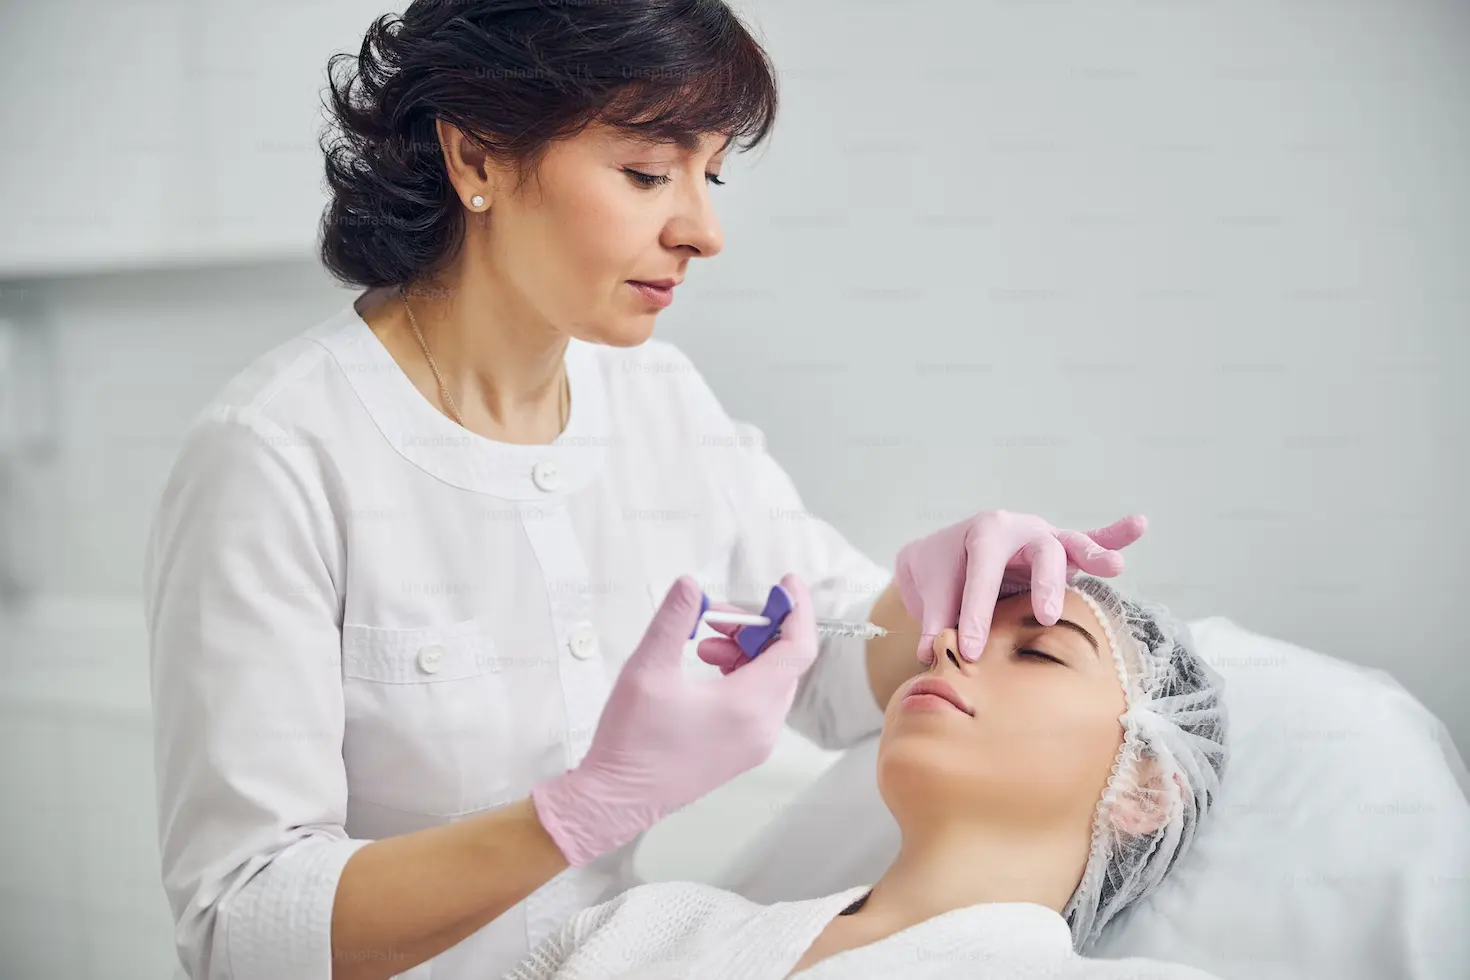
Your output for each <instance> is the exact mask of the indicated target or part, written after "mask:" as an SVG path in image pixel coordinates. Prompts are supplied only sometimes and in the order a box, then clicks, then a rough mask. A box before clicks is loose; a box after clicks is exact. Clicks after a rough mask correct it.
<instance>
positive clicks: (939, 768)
mask: <svg viewBox="0 0 1470 980" xmlns="http://www.w3.org/2000/svg"><path fill="white" fill-rule="evenodd" d="M1061 619H1062V620H1065V621H1068V622H1070V623H1073V624H1075V627H1076V628H1072V627H1069V626H1067V625H1064V624H1063V622H1061V621H1059V622H1058V623H1057V624H1056V625H1054V626H1050V627H1046V626H1041V625H1040V624H1039V623H1037V622H1036V620H1035V619H1034V618H1033V617H1032V608H1031V596H1030V595H1029V594H1021V595H1017V596H1012V597H1010V598H1007V599H1003V600H1001V601H1000V602H999V603H997V605H996V608H995V618H994V621H993V625H992V627H991V631H990V636H989V639H988V640H987V641H986V644H985V649H984V652H983V653H982V654H981V656H980V659H979V660H978V661H976V662H975V663H968V662H966V661H965V660H964V659H963V658H961V657H960V656H959V655H958V647H957V646H956V637H955V633H954V631H953V630H948V631H946V632H945V633H943V634H941V635H940V636H938V637H936V638H935V653H936V656H935V658H934V661H933V663H932V664H931V665H930V667H929V668H928V669H927V670H925V671H924V672H923V673H921V674H919V675H918V676H917V677H915V678H914V679H913V680H911V681H909V682H906V683H905V684H903V685H902V686H900V687H899V689H898V690H897V691H896V692H895V693H894V695H893V698H892V699H891V700H890V701H889V703H888V707H887V710H886V712H885V714H884V720H883V735H882V740H881V742H880V744H879V750H878V786H879V789H880V791H881V792H882V794H883V798H884V800H885V801H886V802H887V804H888V807H889V809H890V810H891V811H892V812H893V814H894V817H895V818H896V819H897V820H898V822H899V825H900V826H901V827H904V828H905V830H906V831H907V830H908V829H909V828H910V827H916V826H919V825H922V824H923V823H925V822H929V821H932V820H936V819H938V820H949V819H952V818H954V817H956V816H960V817H961V819H963V815H966V814H974V815H976V816H977V817H980V816H983V818H984V822H985V823H987V824H989V825H992V826H993V825H995V824H996V823H997V822H999V823H1001V824H1002V825H1005V824H1011V825H1015V826H1017V827H1022V828H1025V829H1027V830H1039V829H1044V828H1045V827H1047V826H1057V827H1063V828H1068V829H1072V830H1077V831H1079V832H1085V831H1086V830H1088V829H1089V828H1090V827H1091V821H1092V817H1093V814H1094V812H1095V810H1096V807H1097V802H1098V800H1099V798H1100V797H1101V796H1102V792H1103V790H1104V788H1105V787H1106V786H1107V781H1108V777H1109V775H1110V773H1111V770H1112V765H1113V762H1114V760H1115V758H1116V757H1117V753H1118V747H1119V745H1120V743H1121V740H1122V736H1123V728H1122V724H1121V723H1120V722H1119V720H1118V719H1119V716H1120V715H1121V714H1122V713H1123V712H1124V710H1126V703H1125V700H1124V696H1123V691H1122V688H1121V686H1120V684H1119V681H1118V673H1117V669H1116V668H1115V666H1114V661H1113V653H1112V650H1111V649H1110V648H1109V646H1108V641H1107V637H1106V635H1105V634H1104V632H1103V629H1102V626H1101V624H1100V623H1099V622H1098V621H1097V619H1096V617H1094V615H1093V613H1092V608H1091V607H1090V606H1089V605H1088V604H1087V603H1086V602H1085V601H1084V600H1083V599H1082V598H1081V597H1080V596H1079V595H1077V594H1076V593H1075V592H1073V591H1072V590H1070V589H1069V590H1068V591H1067V592H1066V593H1065V601H1064V604H1063V608H1062V615H1061ZM951 651H953V653H951ZM923 680H942V681H946V682H948V683H949V684H950V685H951V686H952V687H953V689H954V691H955V692H956V693H957V694H958V696H959V697H960V698H961V699H963V701H964V702H965V703H966V704H967V705H968V707H969V708H971V709H972V710H973V712H974V714H973V716H972V715H970V714H968V713H966V712H964V711H961V710H959V709H957V708H955V707H952V706H951V705H949V704H948V703H946V702H944V701H943V700H941V699H939V698H936V697H932V696H926V697H908V695H909V694H910V691H911V689H912V688H913V687H914V685H915V684H917V683H919V682H920V681H923Z"/></svg>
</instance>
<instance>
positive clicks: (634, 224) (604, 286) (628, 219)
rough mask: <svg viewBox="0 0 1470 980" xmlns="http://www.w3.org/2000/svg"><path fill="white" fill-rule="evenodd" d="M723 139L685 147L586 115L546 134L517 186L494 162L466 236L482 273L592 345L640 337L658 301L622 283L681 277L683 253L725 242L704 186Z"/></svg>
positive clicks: (710, 186)
mask: <svg viewBox="0 0 1470 980" xmlns="http://www.w3.org/2000/svg"><path fill="white" fill-rule="evenodd" d="M725 142H726V140H725V139H724V138H723V137H718V136H714V135H710V136H706V137H704V138H703V140H702V142H701V144H700V146H699V147H698V148H697V149H694V150H684V149H681V148H680V147H678V146H675V145H673V144H650V143H647V142H643V141H640V140H639V139H637V138H635V137H634V136H633V135H632V134H631V133H630V132H628V131H627V130H623V129H617V128H613V127H610V126H606V125H603V124H601V123H595V124H593V125H592V126H590V127H588V128H587V129H586V130H584V131H583V132H581V133H579V134H578V135H576V136H574V137H572V138H570V139H565V140H560V141H557V142H554V143H552V144H551V146H550V147H549V148H548V149H547V151H546V153H545V156H544V157H543V158H542V160H541V161H540V163H539V165H538V166H537V168H536V170H535V172H534V174H533V175H532V176H530V177H528V178H527V179H526V180H525V182H524V184H523V185H522V186H521V187H520V189H518V190H517V189H516V187H515V183H516V182H515V177H514V175H513V174H511V173H509V172H506V171H504V170H498V171H496V172H497V173H498V174H499V178H498V180H497V183H496V185H495V187H496V189H495V191H494V193H493V195H492V197H491V198H490V200H489V202H488V203H489V209H488V210H487V211H485V212H481V213H478V214H472V215H471V220H470V228H471V232H470V233H471V234H483V235H485V236H486V238H487V241H486V242H485V247H484V250H483V251H484V254H485V256H486V261H487V263H488V265H489V266H490V269H491V274H492V275H494V276H496V277H497V278H501V279H503V280H504V282H506V283H507V284H509V285H510V287H511V288H513V289H514V290H515V291H517V292H519V293H520V294H521V298H522V300H523V301H524V302H525V303H526V304H527V305H529V306H530V307H531V308H533V309H534V310H536V311H537V313H538V314H539V315H540V318H541V319H542V320H544V321H545V322H546V323H549V324H551V325H553V326H554V327H556V328H557V329H558V330H561V331H564V332H566V333H568V334H570V335H571V336H574V337H577V338H579V339H582V340H587V341H590V342H593V343H602V344H609V345H612V346H614V347H628V346H635V345H637V344H641V343H643V342H644V341H645V340H647V339H648V337H649V335H650V334H652V332H653V327H654V319H655V317H656V316H657V315H658V313H659V311H660V307H659V306H658V305H657V304H655V303H654V302H652V301H650V300H649V299H648V298H647V297H645V296H644V295H643V294H642V293H641V292H640V291H639V290H638V289H636V288H634V287H633V286H632V285H631V284H630V280H639V281H658V280H665V279H672V280H683V278H684V276H685V273H686V272H687V271H688V266H689V260H690V259H692V258H711V257H713V256H715V255H718V254H719V253H720V251H721V249H722V248H723V247H724V245H723V241H724V240H723V236H722V233H721V231H720V223H719V220H718V218H716V216H715V206H714V200H713V196H712V192H713V190H714V188H715V184H714V180H715V179H717V178H718V177H719V174H720V170H721V168H722V166H723V165H724V158H725V149H724V144H725ZM487 216H488V217H487ZM476 219H484V220H483V221H480V222H479V223H477V220H476ZM681 291H682V290H680V289H675V290H674V291H673V296H674V297H676V298H677V297H678V296H679V295H680V293H681Z"/></svg>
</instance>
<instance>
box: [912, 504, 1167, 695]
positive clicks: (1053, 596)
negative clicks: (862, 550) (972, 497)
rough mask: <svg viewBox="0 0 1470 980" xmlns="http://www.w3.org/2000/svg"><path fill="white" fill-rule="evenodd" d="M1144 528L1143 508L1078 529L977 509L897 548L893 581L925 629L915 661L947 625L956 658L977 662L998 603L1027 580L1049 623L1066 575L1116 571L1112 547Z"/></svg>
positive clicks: (929, 653) (1118, 562)
mask: <svg viewBox="0 0 1470 980" xmlns="http://www.w3.org/2000/svg"><path fill="white" fill-rule="evenodd" d="M1147 529H1148V520H1147V518H1145V517H1144V516H1143V515H1141V514H1135V515H1133V516H1131V517H1125V518H1123V519H1121V520H1118V521H1115V522H1113V523H1112V524H1109V525H1108V526H1107V527H1104V528H1098V529H1097V530H1094V531H1085V532H1083V531H1065V530H1061V529H1059V528H1055V527H1052V526H1051V525H1050V524H1048V523H1047V522H1046V521H1044V520H1042V519H1041V518H1039V517H1036V516H1033V515H1031V514H1013V513H1011V512H1009V511H1004V510H983V511H981V512H980V513H978V514H976V515H975V516H974V517H969V518H966V519H965V520H963V521H960V522H958V523H956V524H951V525H950V526H949V527H946V528H942V529H941V530H938V531H936V532H934V533H933V534H930V535H928V536H927V537H923V538H919V539H918V540H917V541H911V542H909V543H908V544H906V545H904V546H903V548H902V549H900V550H899V552H898V558H897V560H896V561H895V563H894V580H895V581H896V582H897V583H898V590H899V594H900V595H901V596H902V597H903V604H904V607H905V608H907V609H908V611H909V615H910V616H913V617H914V619H916V620H918V621H919V623H920V629H922V630H923V635H922V636H921V637H920V639H919V647H918V651H917V653H918V657H919V660H920V661H921V662H922V663H924V664H925V665H926V666H927V665H928V664H929V663H930V661H931V660H932V659H933V657H934V652H933V649H932V643H933V639H934V637H935V636H937V635H938V634H939V633H941V632H942V631H943V630H945V629H946V628H951V629H954V628H958V630H959V638H960V643H959V645H960V656H962V657H964V658H965V659H966V660H969V661H975V660H978V659H979V657H980V653H981V651H982V650H984V649H985V641H986V638H987V637H989V635H990V622H991V617H992V616H993V615H994V614H995V603H996V601H997V600H998V599H999V598H1000V597H1002V596H1006V595H1011V594H1013V593H1016V592H1020V591H1024V590H1025V589H1026V587H1027V585H1028V583H1029V586H1030V589H1031V607H1032V609H1033V610H1034V611H1035V613H1036V619H1037V621H1038V622H1040V623H1042V624H1044V625H1047V626H1050V625H1052V624H1053V623H1055V622H1056V621H1057V619H1058V618H1059V617H1060V616H1061V614H1062V593H1063V591H1064V590H1065V589H1066V586H1067V582H1068V581H1070V579H1071V578H1072V576H1073V575H1075V574H1076V573H1077V572H1079V571H1083V572H1086V573H1088V574H1089V575H1096V576H1099V577H1101V578H1111V577H1112V576H1114V575H1117V574H1118V573H1119V572H1121V571H1122V570H1123V556H1122V555H1120V554H1118V549H1121V548H1126V547H1127V546H1128V545H1130V544H1132V543H1133V542H1135V541H1137V540H1138V539H1139V538H1140V537H1142V536H1143V532H1144V531H1146V530H1147Z"/></svg>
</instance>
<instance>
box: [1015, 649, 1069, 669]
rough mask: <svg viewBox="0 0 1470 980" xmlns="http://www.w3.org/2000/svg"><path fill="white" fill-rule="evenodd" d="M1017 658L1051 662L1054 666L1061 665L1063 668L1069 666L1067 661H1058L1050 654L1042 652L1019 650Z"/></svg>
mask: <svg viewBox="0 0 1470 980" xmlns="http://www.w3.org/2000/svg"><path fill="white" fill-rule="evenodd" d="M1016 656H1018V657H1027V658H1029V659H1032V660H1050V661H1051V662H1052V663H1054V664H1060V665H1061V666H1063V667H1065V666H1067V664H1066V662H1065V661H1062V660H1058V659H1057V658H1056V657H1053V656H1052V655H1051V654H1049V653H1042V652H1041V651H1040V650H1017V651H1016Z"/></svg>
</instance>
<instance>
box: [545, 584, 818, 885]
mask: <svg viewBox="0 0 1470 980" xmlns="http://www.w3.org/2000/svg"><path fill="white" fill-rule="evenodd" d="M781 584H782V585H783V586H785V588H786V590H787V591H788V592H790V593H791V597H792V599H793V600H795V607H794V608H793V609H792V610H791V614H790V615H789V616H788V617H787V618H786V622H785V623H784V624H783V626H782V628H781V637H780V638H779V639H777V640H776V642H774V643H772V644H771V645H770V646H769V647H767V648H766V650H765V652H763V653H762V654H761V655H760V656H759V657H758V658H756V660H754V661H752V662H751V663H750V664H749V666H748V667H746V668H745V669H743V670H741V671H739V672H738V673H737V674H735V675H734V676H729V677H720V678H712V677H702V678H692V679H691V678H686V677H685V676H684V666H683V653H684V644H685V643H686V642H688V640H689V638H690V636H691V635H692V634H693V633H694V631H695V628H696V626H697V624H698V622H699V616H700V605H701V600H702V598H703V595H702V593H701V591H700V588H699V584H698V583H697V582H696V581H695V580H694V579H693V578H691V577H689V576H687V575H686V576H683V577H681V578H680V579H679V580H678V581H677V582H675V583H674V585H673V586H672V587H671V588H670V589H669V592H668V595H667V596H665V597H664V601H663V605H662V606H660V607H659V610H658V612H657V613H656V614H655V615H654V617H653V622H652V623H650V624H649V627H648V631H647V632H646V633H644V635H643V640H642V642H640V643H639V644H638V647H637V649H635V650H634V651H633V654H632V656H630V657H629V658H628V661H627V663H625V664H624V665H623V669H622V672H621V673H619V674H618V679H617V681H616V682H615V683H614V684H613V689H612V692H611V694H609V695H608V700H607V704H606V705H605V706H604V707H603V709H602V717H601V718H600V719H599V720H598V723H597V731H596V733H595V734H594V735H593V736H592V744H591V746H590V747H589V748H588V750H587V755H586V756H585V757H584V758H583V759H582V761H581V762H580V763H579V764H578V765H577V767H576V768H574V769H571V770H568V771H567V772H565V773H562V774H561V775H560V776H557V777H556V778H554V779H550V780H548V781H546V782H544V783H541V784H539V785H537V786H536V787H534V788H533V789H532V790H531V800H532V803H533V804H534V806H535V807H536V814H537V816H538V818H539V819H540V820H541V824H542V826H544V827H545V828H546V830H547V833H549V834H550V835H551V837H552V839H553V840H554V841H556V845H557V847H559V848H560V849H561V852H562V853H563V854H564V855H565V856H566V858H567V861H568V862H570V863H571V864H572V865H573V866H580V865H584V864H587V863H588V862H590V861H592V860H594V859H595V858H597V857H598V856H600V855H602V854H606V853H608V852H609V851H613V850H616V849H617V848H619V847H621V846H622V845H624V844H626V843H628V842H629V841H631V840H632V839H633V838H635V837H637V836H638V834H639V833H641V832H642V831H644V830H647V829H648V828H649V827H651V826H653V825H654V824H655V823H657V822H658V821H659V820H660V819H661V818H663V817H664V816H665V815H667V814H669V813H672V812H674V811H675V810H678V809H679V808H680V807H683V806H686V805H687V804H689V803H692V802H693V801H694V800H696V799H698V798H699V797H701V796H703V795H704V794H706V793H708V792H709V791H710V790H713V789H715V788H717V787H719V786H721V785H723V784H724V783H726V782H728V781H729V780H731V779H733V778H734V777H736V776H738V775H740V774H741V773H743V772H745V771H746V770H748V769H752V768H754V767H755V766H757V765H759V764H760V763H762V762H764V761H765V760H766V759H768V758H770V755H771V750H772V749H774V748H775V747H776V739H777V737H778V736H779V735H780V733H781V726H782V725H783V724H785V721H786V713H787V712H788V711H789V710H790V709H791V703H792V701H793V700H794V699H795V697H796V686H797V682H798V681H799V680H800V679H801V675H802V674H803V673H805V672H806V670H807V668H808V667H810V666H811V664H812V661H813V660H814V659H815V658H816V656H817V631H816V624H815V621H814V619H813V614H812V602H811V596H810V595H808V594H807V589H806V586H805V585H804V584H803V583H802V581H801V580H800V579H798V578H797V577H796V576H795V575H787V576H786V577H785V578H783V579H781Z"/></svg>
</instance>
